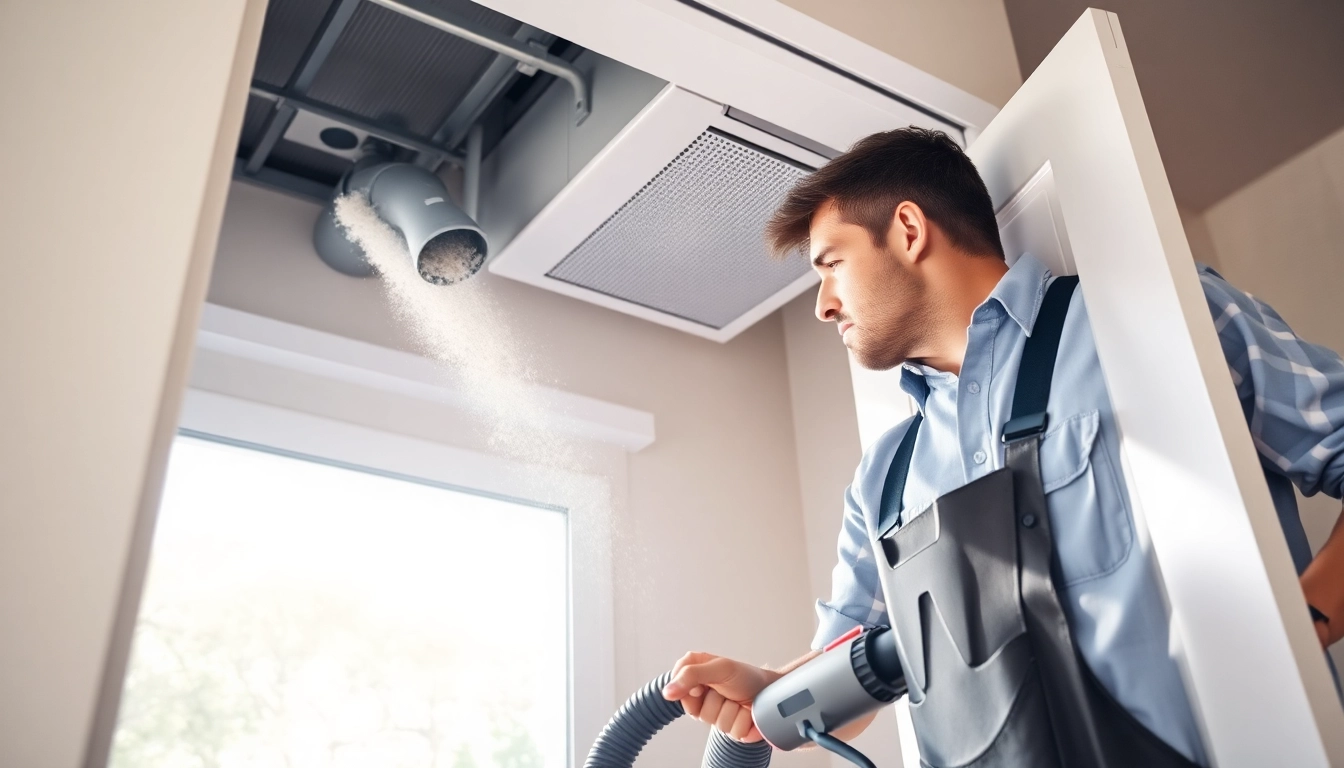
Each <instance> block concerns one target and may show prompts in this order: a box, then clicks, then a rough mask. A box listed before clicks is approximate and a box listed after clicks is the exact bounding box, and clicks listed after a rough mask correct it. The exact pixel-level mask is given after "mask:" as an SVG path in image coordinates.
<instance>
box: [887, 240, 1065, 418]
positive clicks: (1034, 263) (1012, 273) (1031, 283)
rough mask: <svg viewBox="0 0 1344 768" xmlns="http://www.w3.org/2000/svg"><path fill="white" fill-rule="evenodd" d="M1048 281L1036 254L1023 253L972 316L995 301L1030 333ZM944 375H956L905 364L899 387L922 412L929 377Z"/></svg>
mask: <svg viewBox="0 0 1344 768" xmlns="http://www.w3.org/2000/svg"><path fill="white" fill-rule="evenodd" d="M1049 282H1050V269H1049V268H1048V267H1046V266H1045V265H1044V264H1042V263H1041V262H1040V261H1039V260H1037V259H1036V257H1035V256H1032V255H1031V254H1029V253H1024V254H1022V256H1021V257H1020V258H1018V260H1017V261H1016V262H1014V263H1013V266H1011V267H1009V269H1008V271H1007V272H1006V273H1004V275H1003V277H1002V278H1000V279H999V282H998V285H995V286H994V290H992V291H990V292H989V297H988V298H986V299H985V300H984V302H983V303H981V304H980V306H979V307H977V308H976V310H975V315H973V317H974V318H977V319H978V318H979V317H980V315H981V313H982V312H985V311H992V310H991V309H989V308H990V307H991V306H992V305H993V304H994V303H998V305H999V306H1001V307H1003V311H1004V312H1006V313H1007V314H1008V316H1009V317H1011V318H1012V319H1013V321H1014V322H1016V323H1017V324H1018V325H1019V326H1021V328H1022V332H1023V333H1025V334H1026V335H1027V336H1031V330H1032V328H1034V327H1035V325H1036V315H1037V314H1038V313H1039V312H1040V311H1041V301H1042V300H1044V299H1045V289H1046V285H1047V284H1048V283H1049ZM972 322H974V320H973V321H972ZM944 376H945V377H949V378H955V377H954V376H953V375H952V374H951V373H947V372H945V371H937V370H934V369H932V368H930V367H928V366H926V365H920V364H918V363H905V364H903V365H902V366H901V390H902V391H903V392H905V393H906V394H907V395H909V396H910V397H912V398H914V401H915V404H916V405H917V406H918V407H919V412H920V413H921V414H922V413H923V412H924V403H925V401H926V400H928V397H929V389H930V387H929V379H930V378H938V377H944Z"/></svg>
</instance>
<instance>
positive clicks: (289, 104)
mask: <svg viewBox="0 0 1344 768" xmlns="http://www.w3.org/2000/svg"><path fill="white" fill-rule="evenodd" d="M358 6H359V0H336V2H334V3H332V5H331V7H330V8H328V9H327V13H326V15H325V16H323V17H322V23H321V25H319V26H318V31H317V34H316V35H315V36H314V37H313V40H312V42H311V43H310V44H309V45H308V49H307V50H305V51H304V52H303V57H302V58H301V59H299V65H298V66H297V67H295V69H294V74H293V76H291V77H290V78H289V83H288V84H287V86H286V88H285V90H286V91H287V92H289V93H292V94H293V95H294V96H296V97H302V96H303V95H304V94H306V93H307V92H308V88H309V87H311V86H312V84H313V80H314V79H315V78H316V77H317V71H318V70H319V69H321V68H322V64H323V63H325V62H326V60H327V56H328V55H330V54H331V49H332V48H335V47H336V41H337V40H338V39H339V38H340V36H341V33H342V32H344V31H345V27H346V25H348V24H349V23H350V19H351V17H353V16H354V15H355V8H357V7H358ZM253 84H254V85H256V83H253ZM297 103H298V102H297V101H296V100H295V99H278V100H277V101H276V102H275V106H274V107H272V108H271V113H270V115H268V116H267V118H266V127H265V128H263V129H262V133H261V139H259V140H258V141H257V145H256V146H255V147H253V149H252V154H251V155H248V158H247V162H246V163H245V164H244V165H243V172H244V173H246V174H248V175H256V173H257V172H258V171H260V170H261V168H262V166H263V165H265V164H266V158H267V157H268V156H270V154H271V150H272V149H275V144H276V142H278V141H280V137H282V136H284V135H285V131H287V130H289V124H290V123H291V122H293V121H294V115H295V114H297V113H298V109H296V105H297Z"/></svg>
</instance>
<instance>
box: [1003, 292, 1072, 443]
mask: <svg viewBox="0 0 1344 768" xmlns="http://www.w3.org/2000/svg"><path fill="white" fill-rule="evenodd" d="M1077 287H1078V278H1077V276H1075V275H1066V276H1064V277H1061V278H1059V279H1057V280H1055V281H1054V282H1053V283H1051V284H1050V287H1049V288H1048V289H1047V290H1046V292H1045V299H1043V300H1042V301H1041V309H1040V311H1039V312H1037V313H1036V324H1035V325H1034V326H1032V329H1031V336H1029V337H1027V344H1026V346H1025V347H1024V348H1023V349H1022V362H1021V365H1020V366H1019V367H1018V369H1017V386H1016V387H1015V388H1014V390H1013V410H1012V415H1011V416H1010V417H1009V419H1008V422H1007V423H1006V424H1004V425H1003V441H1004V442H1005V443H1010V442H1012V441H1014V440H1019V439H1021V438H1023V437H1027V436H1028V435H1037V434H1042V433H1044V432H1045V428H1046V426H1047V425H1048V424H1049V419H1048V418H1047V417H1046V404H1047V403H1049V402H1050V380H1051V379H1052V378H1053V377H1054V375H1055V354H1056V353H1057V352H1058V351H1059V337H1060V336H1061V335H1062V334H1063V332H1064V318H1066V317H1067V316H1068V314H1069V302H1070V301H1071V300H1072V299H1073V291H1074V289H1075V288H1077Z"/></svg>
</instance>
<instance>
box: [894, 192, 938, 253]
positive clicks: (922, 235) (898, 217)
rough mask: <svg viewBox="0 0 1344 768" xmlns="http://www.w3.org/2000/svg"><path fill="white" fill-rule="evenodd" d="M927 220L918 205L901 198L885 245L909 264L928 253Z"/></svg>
mask: <svg viewBox="0 0 1344 768" xmlns="http://www.w3.org/2000/svg"><path fill="white" fill-rule="evenodd" d="M928 245H929V220H928V219H926V218H924V211H922V210H920V208H919V206H918V205H915V204H914V203H912V202H910V201H909V200H903V201H901V203H900V204H899V205H897V206H896V210H895V211H894V212H893V214H892V217H891V228H890V229H889V230H888V231H887V246H888V247H889V248H891V249H892V250H893V251H895V252H896V253H899V254H901V256H903V257H905V259H907V261H908V262H909V263H910V264H914V263H916V262H918V261H919V260H920V259H922V258H924V256H926V255H927V254H928Z"/></svg>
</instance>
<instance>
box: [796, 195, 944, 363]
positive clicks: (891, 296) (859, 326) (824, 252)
mask: <svg viewBox="0 0 1344 768" xmlns="http://www.w3.org/2000/svg"><path fill="white" fill-rule="evenodd" d="M810 237H811V257H812V259H813V265H812V266H813V268H814V269H816V270H817V272H818V273H819V274H820V275H821V286H820V287H819V288H818V289H817V319H819V320H822V321H823V322H833V323H835V324H836V327H837V329H838V330H839V332H840V335H841V337H842V338H843V339H844V343H845V346H846V347H849V349H850V351H851V352H853V353H854V358H855V360H857V361H858V363H859V365H862V366H863V367H864V368H869V369H872V370H878V371H884V370H887V369H889V368H894V367H895V366H897V365H900V364H901V363H903V362H905V361H906V360H907V359H909V358H910V357H911V354H912V353H913V352H914V350H915V349H916V348H917V347H918V346H919V344H920V341H921V339H922V336H923V334H924V333H925V328H926V325H927V324H926V323H925V322H924V321H923V318H924V317H926V312H925V304H926V298H925V294H926V292H927V290H926V287H925V285H924V282H923V280H922V279H921V278H920V277H919V275H918V274H916V273H915V272H914V271H912V270H911V269H910V267H909V266H908V265H907V264H906V261H907V254H906V253H905V252H904V251H903V249H902V248H901V247H900V245H899V243H897V244H896V247H895V248H893V247H891V245H892V243H891V239H890V238H889V241H888V244H887V246H885V247H879V246H878V245H875V244H874V243H873V239H872V237H871V236H870V235H869V234H868V230H866V229H864V228H863V227H861V226H859V225H857V224H851V223H848V222H846V221H843V220H842V219H841V218H840V214H839V212H838V211H837V210H836V208H835V206H834V205H832V204H831V203H826V204H825V205H823V206H822V207H821V208H819V209H818V210H817V213H816V215H814V216H813V217H812V226H811V229H810Z"/></svg>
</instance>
